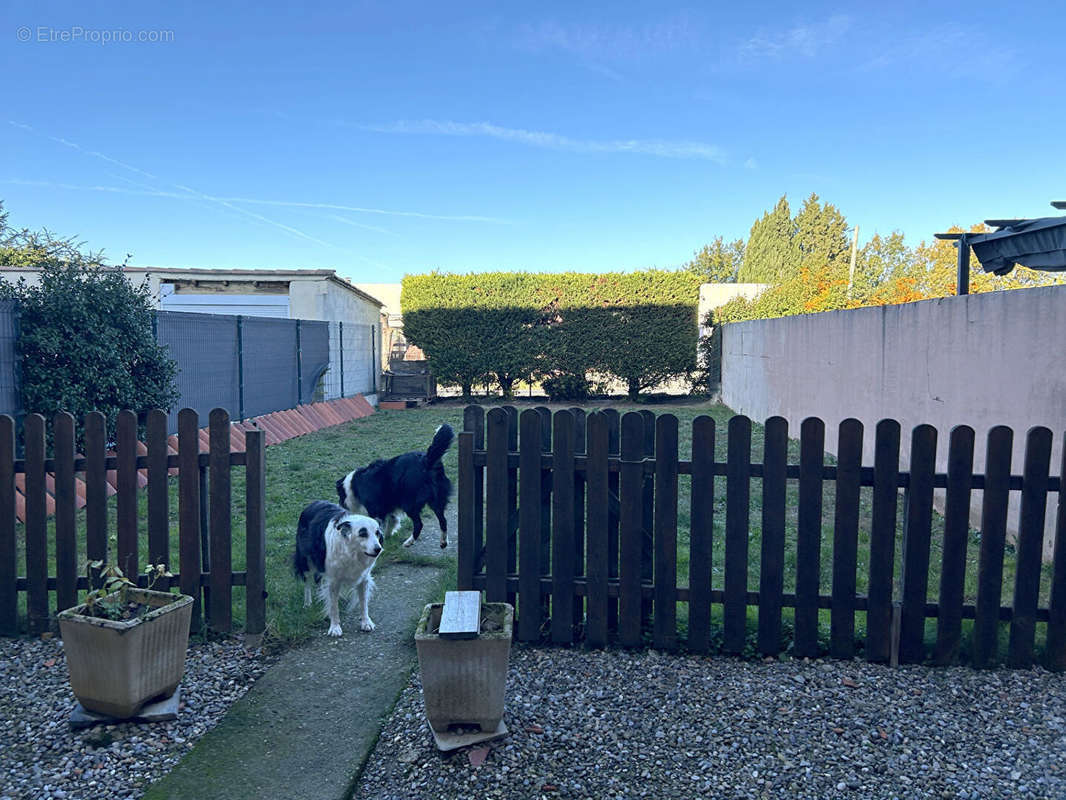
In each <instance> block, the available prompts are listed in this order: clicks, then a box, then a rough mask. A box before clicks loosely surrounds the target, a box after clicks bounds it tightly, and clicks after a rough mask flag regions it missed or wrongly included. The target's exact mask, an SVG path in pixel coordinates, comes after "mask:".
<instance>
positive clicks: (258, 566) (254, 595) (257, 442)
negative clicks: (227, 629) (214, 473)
mask: <svg viewBox="0 0 1066 800" xmlns="http://www.w3.org/2000/svg"><path fill="white" fill-rule="evenodd" d="M265 436H266V435H265V434H264V433H263V432H262V431H248V432H246V433H245V434H244V448H245V454H246V455H245V463H244V477H245V484H244V487H245V488H244V497H245V500H244V502H245V517H244V525H245V527H244V553H245V561H246V562H247V563H246V566H245V574H246V576H247V577H246V579H245V602H246V605H247V614H246V620H245V626H244V629H245V632H246V633H248V634H250V635H253V636H255V635H258V634H261V633H263V632H265V631H266V597H267V592H266V441H265Z"/></svg>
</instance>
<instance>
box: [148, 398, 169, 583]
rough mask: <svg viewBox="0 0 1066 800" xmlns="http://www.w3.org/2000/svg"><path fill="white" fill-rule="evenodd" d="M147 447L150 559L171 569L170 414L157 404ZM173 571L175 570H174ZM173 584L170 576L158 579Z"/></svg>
mask: <svg viewBox="0 0 1066 800" xmlns="http://www.w3.org/2000/svg"><path fill="white" fill-rule="evenodd" d="M145 445H146V446H147V447H148V562H149V563H150V564H165V565H166V566H167V569H168V570H169V569H170V566H171V564H170V492H169V488H170V487H169V486H168V484H167V414H166V412H165V411H161V410H160V409H158V408H156V409H153V410H151V411H149V412H148V419H147V421H146V424H145ZM171 571H172V570H171ZM156 587H157V588H159V589H163V590H165V589H168V588H170V582H169V580H168V579H167V578H160V579H159V581H157V583H156Z"/></svg>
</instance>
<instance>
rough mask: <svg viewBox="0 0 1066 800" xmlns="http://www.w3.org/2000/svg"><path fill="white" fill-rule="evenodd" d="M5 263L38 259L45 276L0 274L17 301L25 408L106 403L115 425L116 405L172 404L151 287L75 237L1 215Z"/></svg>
mask: <svg viewBox="0 0 1066 800" xmlns="http://www.w3.org/2000/svg"><path fill="white" fill-rule="evenodd" d="M0 265H15V266H34V267H39V268H40V269H41V273H40V281H39V283H37V284H34V285H30V284H29V283H27V282H26V281H25V280H24V279H20V280H19V281H18V282H16V283H10V282H7V281H0V297H3V298H12V299H15V300H17V301H18V302H19V327H20V331H19V342H18V346H19V350H20V352H21V361H22V401H23V407H24V408H25V410H26V411H27V412H28V413H32V412H37V413H40V414H43V415H44V416H45V418H46V419H49V420H50V419H51V417H52V416H54V414H55V413H56V412H57V411H69V412H70V413H71V414H73V415H74V417H75V419H77V420H81V418H82V417H83V416H84V415H85V414H86V413H88V412H89V411H94V410H95V411H101V412H103V414H104V416H105V417H106V418H107V424H108V432H109V434H112V435H113V433H114V430H115V421H116V419H117V417H118V412H119V411H120V410H122V409H131V410H133V411H137V412H144V411H147V410H149V409H152V408H162V409H169V408H170V407H171V406H172V405H173V404H174V402H176V401H177V399H178V391H177V389H176V387H175V384H174V375H175V373H176V370H177V365H176V364H175V363H174V361H173V360H172V359H171V358H170V357H169V356H168V355H167V350H166V348H165V347H162V346H160V345H158V344H157V343H156V341H155V335H154V334H153V331H152V313H153V312H152V307H151V304H150V298H149V294H148V287H147V286H146V285H141V286H133V285H132V284H131V283H130V282H129V281H128V280H127V279H126V277H125V276H124V275H123V273H122V270H121V268H114V267H106V266H104V265H103V264H102V260H101V259H100V257H99V256H97V255H84V254H82V253H81V252H80V250H79V248H78V246H77V245H76V244H75V243H74V242H73V241H72V240H69V239H65V240H57V239H53V238H52V237H50V236H49V235H48V234H47V233H45V234H32V233H29V232H26V231H16V232H12V231H10V230H8V229H6V228H5V227H4V218H3V216H2V214H0Z"/></svg>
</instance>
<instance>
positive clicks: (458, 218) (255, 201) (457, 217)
mask: <svg viewBox="0 0 1066 800" xmlns="http://www.w3.org/2000/svg"><path fill="white" fill-rule="evenodd" d="M219 199H220V200H227V201H229V202H232V203H250V204H252V205H260V206H288V207H290V208H322V209H330V210H333V211H354V212H357V213H360V214H383V215H385V216H390V217H415V218H417V219H439V220H447V221H449V222H490V223H494V224H496V225H509V224H511V223H510V220H506V219H500V218H499V217H481V216H474V215H469V214H425V213H423V212H421V211H394V210H390V209H385V208H367V207H365V206H346V205H341V204H339V203H305V202H300V201H297V200H264V199H262V198H258V197H221V198H219Z"/></svg>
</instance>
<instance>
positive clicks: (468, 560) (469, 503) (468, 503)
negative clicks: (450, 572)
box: [456, 431, 481, 591]
mask: <svg viewBox="0 0 1066 800" xmlns="http://www.w3.org/2000/svg"><path fill="white" fill-rule="evenodd" d="M480 469H481V468H480V467H475V466H474V434H473V432H472V431H463V432H462V433H460V434H459V491H458V493H457V494H458V510H457V512H456V513H457V515H458V527H459V532H458V534H457V536H458V542H457V543H456V548H457V549H458V551H459V552H458V566H457V573H458V574H457V577H456V581H457V588H458V589H459V591H470V590H471V589H473V588H474V564H475V562H476V561H477V550H476V546H475V544H474V528H475V521H474V503H475V496H476V492H477V488H476V483H477V480H476V477H475V473H476V472H477V471H480Z"/></svg>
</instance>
